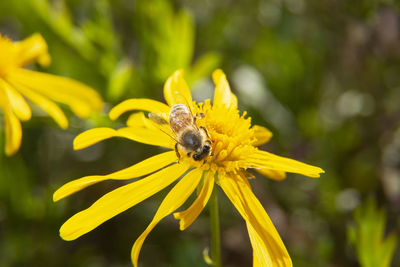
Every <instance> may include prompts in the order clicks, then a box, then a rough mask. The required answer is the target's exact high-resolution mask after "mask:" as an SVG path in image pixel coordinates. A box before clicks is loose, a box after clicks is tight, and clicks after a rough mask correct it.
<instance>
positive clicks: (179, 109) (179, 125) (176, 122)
mask: <svg viewBox="0 0 400 267" xmlns="http://www.w3.org/2000/svg"><path fill="white" fill-rule="evenodd" d="M169 123H170V125H171V129H172V131H174V132H175V133H179V132H180V131H181V130H182V129H185V128H186V127H188V126H191V125H192V124H193V116H192V114H191V112H190V111H189V109H188V108H187V107H186V105H184V104H176V105H174V106H172V108H171V111H170V113H169Z"/></svg>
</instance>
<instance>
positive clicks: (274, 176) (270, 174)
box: [256, 169, 286, 181]
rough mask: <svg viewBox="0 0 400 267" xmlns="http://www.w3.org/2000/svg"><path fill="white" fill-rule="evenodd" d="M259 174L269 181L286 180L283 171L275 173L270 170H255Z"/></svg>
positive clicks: (275, 171)
mask: <svg viewBox="0 0 400 267" xmlns="http://www.w3.org/2000/svg"><path fill="white" fill-rule="evenodd" d="M256 171H257V172H259V173H260V174H262V175H264V176H267V177H268V178H270V179H273V180H277V181H281V180H284V179H285V178H286V173H285V172H284V171H277V170H271V169H256Z"/></svg>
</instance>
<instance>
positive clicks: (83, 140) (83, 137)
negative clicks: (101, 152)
mask: <svg viewBox="0 0 400 267" xmlns="http://www.w3.org/2000/svg"><path fill="white" fill-rule="evenodd" d="M111 137H123V138H127V139H130V140H133V141H136V142H140V143H144V144H148V145H153V146H162V147H167V148H173V147H174V146H175V141H174V140H173V139H171V137H169V136H168V135H166V134H165V133H163V132H161V131H158V130H153V129H146V128H138V127H124V128H121V129H118V130H114V129H112V128H107V127H100V128H94V129H90V130H87V131H85V132H83V133H81V134H79V135H78V136H77V137H76V138H75V140H74V149H75V150H78V149H82V148H86V147H88V146H91V145H93V144H95V143H98V142H100V141H103V140H105V139H108V138H111Z"/></svg>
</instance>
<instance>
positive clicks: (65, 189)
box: [53, 151, 177, 202]
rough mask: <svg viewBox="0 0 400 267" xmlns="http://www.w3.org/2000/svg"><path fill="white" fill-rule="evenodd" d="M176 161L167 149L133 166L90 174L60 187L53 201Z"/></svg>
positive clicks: (145, 172) (129, 177) (135, 176)
mask: <svg viewBox="0 0 400 267" xmlns="http://www.w3.org/2000/svg"><path fill="white" fill-rule="evenodd" d="M176 161H177V157H176V153H175V151H168V152H164V153H161V154H159V155H156V156H153V157H151V158H148V159H145V160H143V161H141V162H139V163H137V164H135V165H133V166H130V167H128V168H125V169H122V170H120V171H117V172H113V173H110V174H107V175H90V176H85V177H82V178H79V179H76V180H74V181H71V182H69V183H66V184H65V185H63V186H62V187H60V188H59V189H58V190H57V191H56V192H55V193H54V194H53V201H54V202H56V201H59V200H60V199H63V198H65V197H67V196H69V195H72V194H74V193H76V192H78V191H80V190H82V189H84V188H86V187H88V186H91V185H93V184H95V183H99V182H102V181H105V180H127V179H132V178H137V177H141V176H143V175H146V174H149V173H152V172H155V171H157V170H159V169H161V168H163V167H165V166H167V165H169V164H171V163H173V162H176Z"/></svg>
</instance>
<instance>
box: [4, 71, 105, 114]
mask: <svg viewBox="0 0 400 267" xmlns="http://www.w3.org/2000/svg"><path fill="white" fill-rule="evenodd" d="M7 78H8V79H12V80H13V81H18V82H19V83H21V84H22V85H25V86H26V87H28V88H30V89H31V90H35V91H36V92H37V93H41V94H43V95H46V96H48V97H49V98H51V99H53V100H54V101H57V102H60V103H64V104H66V105H68V106H69V107H70V108H71V110H72V111H73V112H74V113H75V114H76V115H78V116H80V117H83V118H86V117H88V116H89V115H90V113H91V112H92V111H94V110H100V109H101V107H102V105H103V102H102V99H101V97H100V95H99V94H98V93H97V92H96V91H95V90H93V89H92V88H90V87H88V86H86V85H84V84H83V83H80V82H78V81H75V80H72V79H69V78H66V77H60V76H56V75H52V74H47V73H42V72H36V71H30V70H26V69H16V70H15V71H13V72H10V74H9V75H8V76H7Z"/></svg>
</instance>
